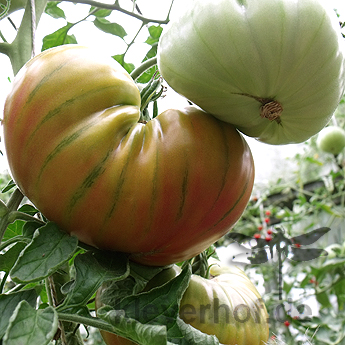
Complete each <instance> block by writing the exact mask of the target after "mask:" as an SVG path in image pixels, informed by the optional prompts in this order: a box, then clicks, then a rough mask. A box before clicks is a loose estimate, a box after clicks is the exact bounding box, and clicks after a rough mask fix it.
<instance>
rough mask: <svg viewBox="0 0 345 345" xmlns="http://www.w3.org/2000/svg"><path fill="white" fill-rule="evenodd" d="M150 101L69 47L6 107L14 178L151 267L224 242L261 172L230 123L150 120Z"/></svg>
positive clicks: (188, 114)
mask: <svg viewBox="0 0 345 345" xmlns="http://www.w3.org/2000/svg"><path fill="white" fill-rule="evenodd" d="M139 107H140V94H139V91H138V88H137V86H136V84H135V83H134V82H133V80H132V79H131V78H130V76H129V75H128V74H127V72H126V71H125V70H124V69H123V68H122V67H121V66H120V65H119V64H117V62H116V61H114V60H113V59H111V58H109V59H105V58H100V57H99V56H98V55H97V54H95V53H94V52H93V51H91V50H90V49H88V48H85V47H81V46H78V45H68V46H62V47H58V48H53V49H50V50H47V51H45V52H43V53H41V54H40V55H38V56H36V57H35V58H34V59H32V60H31V61H30V62H28V63H27V65H25V66H24V67H23V69H22V70H21V71H20V72H19V73H18V75H17V76H16V78H15V80H14V83H13V90H12V92H11V93H10V94H9V96H8V98H7V100H6V105H5V110H4V138H5V146H6V152H7V156H8V161H9V165H10V168H11V172H12V175H13V178H14V180H15V181H16V183H17V184H18V186H19V188H20V189H21V190H22V192H23V193H24V194H25V195H26V196H27V197H28V198H29V199H30V200H31V201H32V202H33V203H34V204H35V205H36V207H37V208H39V210H40V211H41V212H42V213H43V214H44V215H45V216H46V217H47V218H48V219H49V220H51V221H54V222H56V223H57V224H58V225H59V226H60V227H61V228H62V229H64V230H65V231H67V232H69V233H71V234H74V235H76V236H77V237H78V238H79V239H80V240H81V241H83V242H85V243H87V244H90V245H93V246H96V247H99V248H102V249H109V250H116V251H122V252H127V253H131V254H132V258H133V259H134V260H137V261H139V262H141V263H144V264H149V265H165V264H170V263H173V262H177V261H182V260H185V259H189V258H191V257H193V256H194V255H197V254H198V253H200V252H201V251H202V250H204V249H205V248H207V247H208V246H209V245H210V244H212V243H213V242H214V241H216V240H217V239H219V238H220V237H221V236H223V235H224V234H225V233H226V232H227V231H229V229H230V228H231V227H232V226H233V225H234V223H235V222H236V221H237V220H238V218H239V217H240V215H241V214H242V212H243V210H244V208H245V207H246V204H247V202H248V199H249V197H250V194H251V190H252V186H253V178H254V164H253V159H252V156H251V152H250V149H249V147H248V146H247V144H246V142H245V140H244V139H243V137H242V136H241V135H240V134H239V133H238V132H237V131H236V130H235V129H234V127H233V126H232V125H230V124H227V123H224V122H222V121H220V120H217V119H216V118H214V117H213V116H210V115H209V114H207V113H205V112H203V111H201V110H198V109H195V108H186V109H184V110H181V111H180V110H167V111H165V112H163V113H161V114H160V115H158V116H157V117H156V118H154V119H153V120H151V121H149V122H147V123H140V122H138V121H139V117H140V114H139Z"/></svg>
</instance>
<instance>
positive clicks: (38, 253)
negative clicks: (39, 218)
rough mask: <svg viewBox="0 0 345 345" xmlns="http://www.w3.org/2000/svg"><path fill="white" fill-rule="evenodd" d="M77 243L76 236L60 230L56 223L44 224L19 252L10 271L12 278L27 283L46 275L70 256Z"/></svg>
mask: <svg viewBox="0 0 345 345" xmlns="http://www.w3.org/2000/svg"><path fill="white" fill-rule="evenodd" d="M77 245H78V240H77V238H75V237H71V236H70V235H68V234H66V233H64V232H62V231H61V230H60V229H59V228H58V226H57V225H56V224H54V223H48V224H46V225H44V226H43V227H41V228H39V229H37V230H36V231H35V233H34V237H33V239H32V241H31V242H30V243H29V244H28V245H27V247H26V248H25V249H24V250H23V251H22V252H21V254H20V256H19V258H18V261H17V262H16V264H15V265H14V267H13V268H12V270H11V272H10V274H11V278H12V280H14V281H16V282H26V283H28V282H34V281H38V280H41V279H44V278H46V277H48V276H49V275H51V274H52V273H54V272H55V271H56V270H57V269H58V267H59V266H61V265H62V264H63V263H65V262H66V261H68V260H69V259H70V258H72V256H73V254H74V252H75V250H76V249H77Z"/></svg>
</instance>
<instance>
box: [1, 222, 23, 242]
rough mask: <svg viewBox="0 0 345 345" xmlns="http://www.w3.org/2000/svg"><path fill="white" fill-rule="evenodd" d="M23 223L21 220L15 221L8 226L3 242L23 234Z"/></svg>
mask: <svg viewBox="0 0 345 345" xmlns="http://www.w3.org/2000/svg"><path fill="white" fill-rule="evenodd" d="M24 224H25V222H24V221H23V220H16V221H15V222H14V223H12V224H9V225H8V227H7V229H6V232H5V236H4V238H3V241H7V240H9V239H11V238H13V237H16V236H20V235H21V234H22V233H23V227H24Z"/></svg>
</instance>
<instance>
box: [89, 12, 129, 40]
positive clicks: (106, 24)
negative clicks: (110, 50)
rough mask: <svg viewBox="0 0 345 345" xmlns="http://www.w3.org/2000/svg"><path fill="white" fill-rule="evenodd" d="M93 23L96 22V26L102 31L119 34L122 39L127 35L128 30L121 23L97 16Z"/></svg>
mask: <svg viewBox="0 0 345 345" xmlns="http://www.w3.org/2000/svg"><path fill="white" fill-rule="evenodd" d="M93 23H94V24H95V26H96V28H98V29H100V30H101V31H103V32H105V33H108V34H112V35H115V36H118V37H120V38H122V39H123V38H124V37H125V36H127V32H126V30H125V29H124V28H123V27H122V26H121V25H120V24H117V23H111V22H110V21H109V20H107V19H105V18H98V17H96V19H95V20H94V21H93Z"/></svg>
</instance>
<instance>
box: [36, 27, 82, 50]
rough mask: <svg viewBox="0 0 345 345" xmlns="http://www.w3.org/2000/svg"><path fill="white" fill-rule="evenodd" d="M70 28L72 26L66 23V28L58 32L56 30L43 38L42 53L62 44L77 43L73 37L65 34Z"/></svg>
mask: <svg viewBox="0 0 345 345" xmlns="http://www.w3.org/2000/svg"><path fill="white" fill-rule="evenodd" d="M72 26H73V24H71V23H67V25H66V26H64V27H62V28H60V29H59V30H56V31H55V32H53V33H52V34H50V35H47V36H45V37H44V38H43V45H42V51H43V50H46V49H49V48H52V47H57V46H60V45H63V44H73V43H77V40H76V38H75V36H74V35H68V34H67V33H68V31H69V29H70V28H71V27H72Z"/></svg>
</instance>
